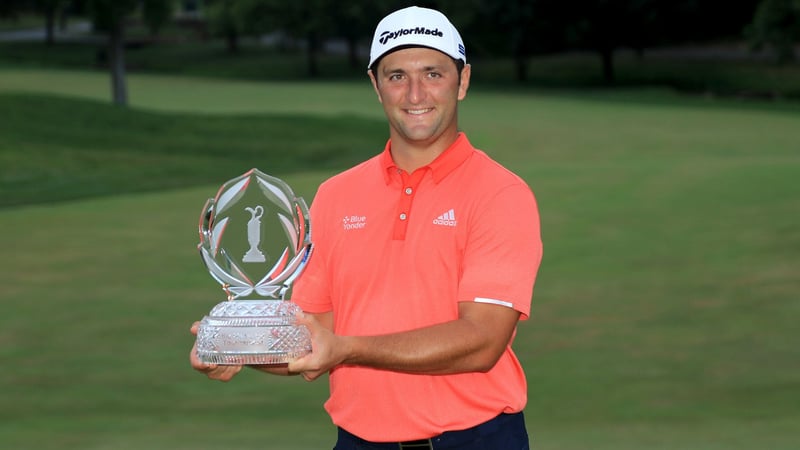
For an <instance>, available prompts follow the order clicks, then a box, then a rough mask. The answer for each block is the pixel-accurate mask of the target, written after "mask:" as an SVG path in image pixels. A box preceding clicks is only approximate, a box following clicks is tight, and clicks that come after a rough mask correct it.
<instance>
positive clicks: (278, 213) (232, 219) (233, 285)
mask: <svg viewBox="0 0 800 450" xmlns="http://www.w3.org/2000/svg"><path fill="white" fill-rule="evenodd" d="M199 231H200V243H199V244H198V246H197V248H198V249H199V250H200V255H201V257H202V259H203V262H204V263H205V265H206V268H207V269H208V271H209V273H210V274H211V276H212V277H213V278H214V279H215V280H217V281H218V282H219V283H220V284H221V285H222V287H223V289H224V290H225V292H226V293H227V295H228V299H229V300H235V299H240V298H242V299H243V298H267V299H284V298H287V296H288V293H289V291H290V289H291V286H292V283H293V282H294V280H295V279H296V278H297V277H298V276H299V275H300V273H301V272H302V271H303V269H304V268H305V265H306V264H307V262H308V258H309V257H310V255H311V248H312V245H311V222H310V219H309V212H308V206H307V205H306V203H305V201H304V200H303V199H302V198H300V197H297V196H295V194H294V192H293V191H292V189H291V188H290V187H289V185H288V184H286V183H285V182H284V181H282V180H280V179H279V178H276V177H273V176H270V175H267V174H265V173H264V172H261V171H260V170H258V169H255V168H253V169H251V170H249V171H248V172H246V173H244V174H243V175H240V176H238V177H236V178H233V179H231V180H229V181H227V182H226V183H224V184H223V185H222V186H221V187H220V189H219V191H218V192H217V195H216V197H214V198H213V199H208V201H207V202H206V204H205V206H204V207H203V210H202V212H201V214H200V224H199Z"/></svg>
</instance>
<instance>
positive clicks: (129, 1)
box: [87, 0, 172, 106]
mask: <svg viewBox="0 0 800 450" xmlns="http://www.w3.org/2000/svg"><path fill="white" fill-rule="evenodd" d="M161 3H163V4H166V5H172V2H171V0H150V1H145V2H140V1H138V0H89V3H88V5H87V6H88V9H89V13H90V14H91V17H92V22H93V24H94V28H95V30H96V31H102V32H105V33H107V34H108V61H109V69H110V73H111V97H112V101H113V102H114V104H115V105H120V106H126V105H127V104H128V91H127V86H126V82H125V19H126V18H127V17H128V16H129V15H131V14H133V13H135V12H137V11H139V8H141V10H142V14H143V16H144V17H148V18H150V19H149V20H153V21H155V19H154V18H157V17H161V18H162V20H166V18H167V17H169V14H166V15H164V14H163V13H157V12H154V10H158V9H160V8H163V7H164V5H162V4H161ZM150 26H151V27H152V26H156V28H157V24H156V23H155V22H151V23H150ZM151 29H152V28H151Z"/></svg>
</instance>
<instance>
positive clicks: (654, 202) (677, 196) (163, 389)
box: [0, 70, 800, 450]
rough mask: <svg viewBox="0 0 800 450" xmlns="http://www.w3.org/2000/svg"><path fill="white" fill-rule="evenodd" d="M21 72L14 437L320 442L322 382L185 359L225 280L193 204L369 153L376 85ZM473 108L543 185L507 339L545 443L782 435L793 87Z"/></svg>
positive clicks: (14, 138) (791, 266)
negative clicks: (248, 183)
mask: <svg viewBox="0 0 800 450" xmlns="http://www.w3.org/2000/svg"><path fill="white" fill-rule="evenodd" d="M20 73H22V72H20V71H18V70H16V71H7V70H6V71H4V70H0V90H3V92H4V93H3V92H0V110H3V111H15V113H14V114H9V115H4V116H3V118H4V120H3V121H4V122H8V124H7V125H5V124H0V158H2V160H3V161H2V162H3V164H2V169H0V174H2V176H1V177H0V189H2V195H0V197H2V198H3V199H4V200H3V201H4V202H5V203H4V205H5V206H4V207H2V208H0V233H2V235H3V236H4V240H3V255H4V257H3V258H2V260H1V261H2V262H1V263H0V274H2V279H0V282H2V283H1V284H0V286H2V288H0V304H3V305H4V306H5V308H4V313H3V314H2V315H0V359H2V360H3V361H6V362H7V363H6V364H7V368H6V370H3V371H0V386H3V388H2V395H0V436H2V439H3V442H4V444H5V445H7V446H9V447H10V448H31V447H35V448H43V449H47V448H53V449H56V448H58V449H64V448H75V449H78V448H81V449H84V448H94V449H106V448H108V449H111V448H114V449H127V448H130V449H133V448H153V449H157V448H165V449H166V448H170V449H176V448H177V449H182V448H186V449H189V448H200V449H203V448H207V449H212V448H220V449H221V448H232V447H238V448H276V449H278V448H280V449H298V450H300V449H317V448H330V447H331V445H332V442H333V440H334V431H333V427H332V425H331V424H330V421H329V419H328V418H327V416H326V415H325V413H324V411H323V410H322V402H324V400H325V398H326V391H327V385H326V383H325V381H324V380H321V381H320V382H315V383H311V384H309V383H305V382H304V381H302V380H300V379H297V378H291V379H283V378H277V377H270V376H266V375H263V374H260V373H255V372H246V373H243V374H242V375H240V377H239V378H238V379H236V380H234V381H233V382H231V383H228V384H222V383H215V382H211V381H208V380H206V379H205V378H204V377H202V376H201V375H199V374H196V373H194V372H193V371H192V370H191V369H190V368H189V365H188V360H187V352H188V350H189V348H190V347H191V343H192V337H191V335H190V334H189V332H188V327H189V325H190V324H191V322H192V321H193V320H196V319H198V318H199V317H200V316H202V315H203V314H205V313H206V312H207V311H208V310H209V309H210V308H211V306H213V305H214V304H215V303H217V302H218V301H220V300H221V297H222V292H221V290H219V287H218V286H217V285H216V284H215V282H214V281H213V280H212V279H211V277H210V276H209V275H208V274H207V273H206V272H205V270H204V269H203V267H202V263H201V261H200V258H199V256H198V255H197V252H196V250H195V246H196V243H197V235H196V223H197V216H198V214H199V212H200V208H201V207H202V204H203V202H204V200H205V199H206V198H207V197H209V196H213V195H214V193H215V192H216V189H217V187H218V185H219V183H220V182H221V181H224V179H228V178H230V177H233V176H235V175H238V174H239V173H241V172H242V171H244V170H245V169H247V168H249V167H252V166H258V167H260V168H262V169H264V170H267V171H271V170H270V169H271V168H273V167H274V168H275V169H276V171H274V173H275V174H276V175H279V176H281V177H282V178H284V179H285V180H286V181H288V182H289V183H290V184H291V185H292V186H293V187H295V189H296V190H297V191H298V192H299V193H300V194H302V195H303V196H305V197H306V198H307V199H310V198H311V197H312V196H313V193H314V190H315V187H316V186H317V184H318V183H319V182H320V181H321V180H323V179H324V178H325V177H327V176H328V175H330V174H332V173H334V172H335V171H337V170H339V169H340V168H343V167H344V166H345V165H347V164H349V163H350V161H351V160H353V159H359V158H362V157H365V156H366V155H369V154H372V153H374V152H376V151H379V150H380V148H381V147H382V146H383V143H384V139H385V125H384V124H383V122H382V120H381V110H380V107H379V105H378V104H377V102H376V101H375V99H374V94H373V93H372V92H371V90H370V89H371V88H370V87H369V86H368V84H367V83H366V81H364V82H363V83H360V84H355V83H349V82H342V83H332V84H314V83H278V82H272V83H226V82H223V81H214V80H196V79H184V78H176V77H157V76H141V75H137V76H134V77H132V79H131V83H132V85H133V86H137V88H136V90H135V91H134V92H136V93H137V94H136V95H135V96H132V98H134V99H136V101H135V102H134V107H133V108H130V109H128V110H123V109H119V108H114V107H111V106H109V105H108V104H107V99H105V98H104V97H103V96H104V95H107V94H106V93H105V89H106V85H105V84H99V83H98V82H97V81H98V80H101V79H102V77H98V75H96V74H93V73H80V72H59V73H57V74H56V75H55V78H53V76H54V75H52V74H48V73H40V72H36V71H27V72H25V74H26V76H25V77H20V76H19V75H20ZM28 75H31V76H32V78H31V77H30V76H28ZM59 77H61V78H59ZM54 79H62V80H63V83H57V82H54V81H53V80H54ZM32 80H33V81H32ZM36 80H39V81H36ZM38 82H41V85H37V83H38ZM11 83H16V84H13V85H11V86H9V85H10V84H11ZM11 91H13V92H15V93H10V92H11ZM37 91H38V92H40V93H39V94H33V92H37ZM16 92H27V93H16ZM226 92H229V93H231V94H230V96H226V95H225V93H226ZM300 94H302V95H300ZM270 98H274V99H275V100H274V101H269V99H270ZM98 100H99V101H98ZM345 100H348V101H345ZM186 105H190V106H186ZM237 105H238V109H237ZM217 107H218V108H219V109H218V112H217V113H215V112H214V111H215V108H217ZM272 122H275V124H274V125H275V126H272V125H271V123H272ZM461 122H462V126H463V128H464V129H465V130H466V131H467V132H468V133H469V135H470V138H471V140H472V141H473V143H475V144H476V145H477V146H479V147H481V148H484V149H485V150H487V151H488V152H489V153H490V154H491V155H493V156H494V157H495V158H496V159H498V160H499V161H501V162H502V163H504V164H506V165H507V166H508V167H510V168H511V169H513V170H515V171H516V172H517V173H519V174H520V175H522V176H523V177H524V178H525V179H526V180H527V181H528V182H529V183H530V185H531V186H532V187H533V189H534V190H535V192H536V194H537V198H538V200H539V206H540V210H541V214H542V230H543V238H544V242H545V256H544V261H543V265H542V269H541V271H540V275H539V279H538V282H537V288H536V292H535V295H534V306H533V315H532V318H531V320H530V321H529V322H526V323H524V324H523V325H522V326H521V327H520V330H519V333H518V336H517V339H516V342H515V347H516V350H517V352H518V355H519V357H520V359H521V360H522V363H523V365H524V367H525V368H526V371H527V374H528V380H529V384H530V388H529V405H528V408H527V410H526V414H527V418H528V425H529V430H530V432H531V435H532V438H533V444H534V445H533V448H536V449H545V450H560V449H576V450H579V449H587V448H590V449H599V450H604V449H615V450H616V449H631V450H633V449H641V448H650V449H664V450H666V449H676V448H680V449H702V450H706V449H711V450H713V449H752V448H769V449H793V448H795V447H796V444H797V433H796V430H797V429H798V427H800V406H798V405H800V350H798V348H797V345H796V339H795V336H796V331H795V328H796V326H795V325H794V322H795V318H796V317H797V314H798V312H799V311H798V303H797V298H798V293H800V278H798V277H797V274H798V273H800V260H798V258H797V256H798V255H799V254H800V227H798V219H797V209H798V206H800V203H798V200H797V199H798V198H800V184H798V183H797V182H796V179H797V174H798V173H800V152H799V151H798V150H799V149H800V112H798V109H797V108H796V105H793V104H791V103H788V104H787V103H781V104H775V103H761V102H745V103H742V102H739V101H732V100H731V101H728V100H719V99H709V98H686V97H682V96H677V95H674V94H671V93H670V92H668V91H624V92H610V91H600V92H585V91H584V92H574V91H572V92H564V91H561V92H554V91H547V92H539V91H531V90H529V91H518V92H513V93H512V92H502V91H490V90H483V89H481V88H480V86H475V87H474V89H473V91H472V92H471V93H470V95H469V96H468V97H467V100H466V101H465V102H464V103H463V105H462V111H461ZM320 133H324V135H325V136H335V138H334V137H331V138H328V139H325V140H323V141H320V139H319V136H320ZM218 135H219V136H218ZM270 140H277V142H280V143H283V144H282V145H271V144H268V142H269V141H270ZM261 143H264V145H263V146H262V145H261ZM289 144H293V145H292V146H291V147H287V146H284V145H289ZM289 148H291V149H293V150H294V151H292V152H288V151H286V150H287V149H289ZM337 148H338V150H337V151H334V149H337ZM274 149H278V150H277V152H279V153H280V154H277V155H276V154H274V153H275V150H274ZM329 149H330V150H331V151H328V150H329ZM281 152H282V153H281ZM319 152H322V154H324V155H327V157H326V158H321V159H320V158H317V157H316V155H317V154H318V153H319ZM272 164H275V165H274V166H273V165H272ZM268 166H269V167H268ZM56 175H58V176H59V177H60V178H58V177H56ZM25 177H29V178H28V179H27V181H24V182H23V181H21V179H24V178H25ZM34 179H35V180H38V183H35V182H34ZM9 181H10V182H9ZM26 183H30V184H26ZM36 186H41V188H37V189H39V190H38V191H37V192H32V191H33V189H34V187H36ZM145 188H146V189H148V192H141V189H145ZM7 197H18V198H22V197H25V198H28V199H29V200H28V201H26V202H24V203H25V204H20V202H17V203H13V202H8V201H7V200H5V199H6V198H7ZM68 197H72V198H75V197H79V198H80V199H79V200H71V201H67V200H66V198H68ZM54 199H62V200H61V201H58V202H55V203H40V202H41V201H46V202H50V201H52V200H54Z"/></svg>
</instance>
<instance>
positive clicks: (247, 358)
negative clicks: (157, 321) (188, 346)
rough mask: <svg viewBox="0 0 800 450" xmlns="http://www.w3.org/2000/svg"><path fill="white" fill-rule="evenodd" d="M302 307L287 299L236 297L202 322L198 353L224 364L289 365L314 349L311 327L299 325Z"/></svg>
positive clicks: (201, 358)
mask: <svg viewBox="0 0 800 450" xmlns="http://www.w3.org/2000/svg"><path fill="white" fill-rule="evenodd" d="M298 311H300V308H299V307H298V306H297V305H295V304H294V303H291V302H288V301H284V300H232V301H226V302H222V303H220V304H218V305H217V306H215V307H214V309H213V310H211V313H209V315H208V316H206V317H204V318H203V320H202V321H201V322H200V327H199V328H198V330H197V346H196V347H197V356H198V358H199V359H200V360H201V361H203V362H204V363H208V364H221V365H248V364H270V365H276V364H285V363H288V362H289V361H291V360H293V359H296V358H299V357H301V356H303V355H306V354H308V353H309V352H311V337H310V335H309V332H308V329H307V328H306V327H304V326H300V325H296V324H295V314H297V312H298Z"/></svg>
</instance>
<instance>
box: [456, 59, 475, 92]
mask: <svg viewBox="0 0 800 450" xmlns="http://www.w3.org/2000/svg"><path fill="white" fill-rule="evenodd" d="M471 74H472V66H471V65H469V64H464V68H463V69H461V84H460V85H459V86H458V99H459V100H464V97H466V96H467V89H469V77H470V75H471Z"/></svg>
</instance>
